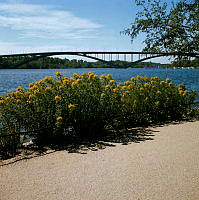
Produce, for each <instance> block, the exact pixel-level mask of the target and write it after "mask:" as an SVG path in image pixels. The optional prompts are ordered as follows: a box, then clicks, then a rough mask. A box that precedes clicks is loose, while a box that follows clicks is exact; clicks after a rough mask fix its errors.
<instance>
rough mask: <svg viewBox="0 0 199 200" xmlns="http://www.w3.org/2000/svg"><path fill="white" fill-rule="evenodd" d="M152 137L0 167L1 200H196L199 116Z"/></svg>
mask: <svg viewBox="0 0 199 200" xmlns="http://www.w3.org/2000/svg"><path fill="white" fill-rule="evenodd" d="M152 130H153V131H154V136H152V138H153V140H146V141H143V142H140V143H133V142H132V143H131V144H129V145H122V144H116V146H115V147H107V148H105V149H102V150H100V149H99V150H98V151H91V150H88V151H86V154H78V153H68V152H67V151H57V152H54V153H51V154H48V155H44V156H40V157H35V158H32V159H28V160H22V161H18V162H15V163H13V164H9V165H4V166H1V167H0V200H25V199H27V200H55V199H56V200H57V199H58V200H121V199H123V200H174V199H179V200H199V121H196V122H187V123H183V124H178V125H168V126H163V127H157V128H152Z"/></svg>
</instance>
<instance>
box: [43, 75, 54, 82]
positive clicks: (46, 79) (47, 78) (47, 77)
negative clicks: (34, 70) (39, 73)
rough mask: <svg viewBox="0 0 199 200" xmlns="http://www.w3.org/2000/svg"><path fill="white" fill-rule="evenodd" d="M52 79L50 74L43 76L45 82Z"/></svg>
mask: <svg viewBox="0 0 199 200" xmlns="http://www.w3.org/2000/svg"><path fill="white" fill-rule="evenodd" d="M52 80H53V78H52V77H51V76H46V77H45V78H44V81H45V82H50V81H52Z"/></svg>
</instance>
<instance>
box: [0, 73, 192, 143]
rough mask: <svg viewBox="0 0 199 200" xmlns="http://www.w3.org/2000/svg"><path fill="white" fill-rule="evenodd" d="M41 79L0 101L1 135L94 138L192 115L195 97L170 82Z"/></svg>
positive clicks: (80, 77)
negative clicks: (107, 131) (109, 129)
mask: <svg viewBox="0 0 199 200" xmlns="http://www.w3.org/2000/svg"><path fill="white" fill-rule="evenodd" d="M56 77H57V78H55V79H54V78H52V77H45V78H44V79H43V80H40V81H37V82H35V83H30V84H29V88H28V89H25V88H22V87H18V88H17V90H16V91H15V92H10V93H8V94H6V95H5V96H2V97H0V118H1V129H2V131H1V132H2V133H5V134H8V133H12V132H19V131H21V130H25V131H34V130H45V131H40V134H38V136H37V139H38V140H40V141H41V140H42V138H45V139H47V138H54V137H61V136H62V135H64V134H69V130H71V129H72V130H73V134H75V135H76V136H78V137H80V138H81V137H90V136H92V137H93V136H98V135H99V134H101V133H102V130H103V129H105V128H107V127H112V128H115V127H123V126H125V127H128V126H131V127H132V126H137V125H145V124H148V123H151V122H157V121H158V122H159V121H165V120H175V119H179V118H182V117H183V116H186V115H187V114H189V112H190V111H191V104H192V103H193V101H194V97H195V94H194V92H188V91H187V90H186V88H185V86H184V85H179V86H176V85H174V84H173V83H172V82H171V80H170V79H166V80H164V81H163V80H161V79H160V78H158V77H152V78H150V77H141V76H137V77H132V78H131V79H130V80H128V81H126V82H123V83H119V84H117V83H116V81H115V80H113V79H112V76H111V75H110V74H108V75H102V76H101V77H98V75H96V74H94V73H92V72H89V73H87V74H86V73H82V74H81V75H80V74H73V76H72V77H70V78H69V77H64V76H63V75H62V74H61V73H60V72H57V73H56Z"/></svg>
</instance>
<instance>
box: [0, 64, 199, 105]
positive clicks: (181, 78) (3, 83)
mask: <svg viewBox="0 0 199 200" xmlns="http://www.w3.org/2000/svg"><path fill="white" fill-rule="evenodd" d="M57 71H59V72H62V74H63V75H64V76H69V77H70V76H72V74H73V73H79V74H81V73H83V72H89V71H91V72H94V73H95V74H98V75H102V74H109V73H110V74H112V76H113V79H115V80H116V81H117V82H123V81H126V80H128V79H130V78H131V77H133V76H138V75H140V76H149V77H152V76H158V77H161V78H162V79H165V78H171V80H172V81H173V82H174V83H175V84H180V83H183V84H185V85H186V86H187V89H188V90H196V91H197V93H198V95H197V100H196V101H197V102H198V101H199V69H152V68H148V69H146V68H138V69H135V68H127V69H115V68H114V69H113V68H79V69H12V70H11V69H2V70H0V95H2V94H6V93H7V92H10V91H14V90H16V88H17V87H18V86H24V87H28V84H29V83H30V82H35V81H38V80H41V79H43V78H44V77H45V76H55V72H57Z"/></svg>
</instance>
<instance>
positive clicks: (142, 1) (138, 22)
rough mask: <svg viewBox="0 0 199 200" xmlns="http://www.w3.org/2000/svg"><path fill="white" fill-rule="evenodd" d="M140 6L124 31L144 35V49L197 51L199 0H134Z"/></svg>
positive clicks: (131, 34) (132, 35) (134, 35)
mask: <svg viewBox="0 0 199 200" xmlns="http://www.w3.org/2000/svg"><path fill="white" fill-rule="evenodd" d="M135 2H136V5H137V6H138V7H140V8H141V9H140V10H139V12H137V14H136V18H135V20H134V22H133V23H132V24H131V27H130V28H128V29H126V30H124V31H123V33H125V34H127V35H129V36H131V38H132V40H134V39H135V38H136V37H137V36H138V35H139V34H140V33H144V34H146V39H145V40H144V43H145V44H146V46H145V48H144V49H143V51H157V52H174V51H177V52H182V53H198V52H199V0H179V1H177V2H173V1H172V2H171V1H170V2H169V1H161V0H135Z"/></svg>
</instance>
